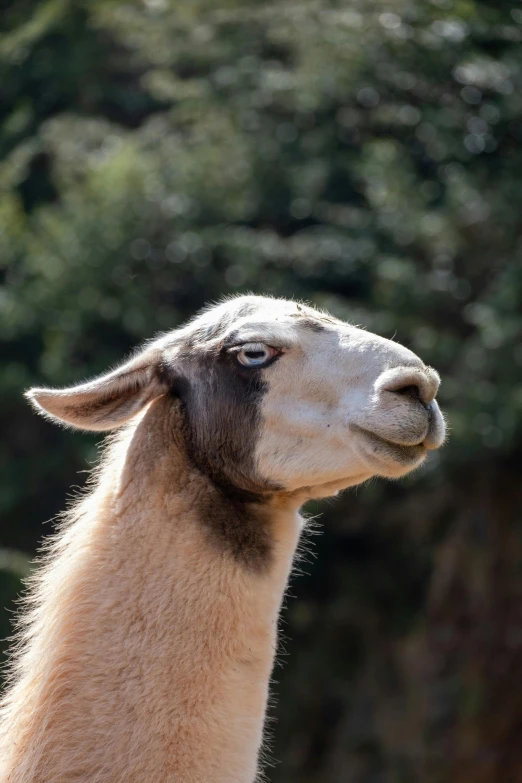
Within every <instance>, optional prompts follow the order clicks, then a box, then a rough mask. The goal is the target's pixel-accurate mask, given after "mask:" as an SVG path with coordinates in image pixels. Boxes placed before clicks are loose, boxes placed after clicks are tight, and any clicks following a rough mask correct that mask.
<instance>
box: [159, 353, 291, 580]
mask: <svg viewBox="0 0 522 783" xmlns="http://www.w3.org/2000/svg"><path fill="white" fill-rule="evenodd" d="M164 373H165V377H166V379H167V382H168V385H169V386H170V388H171V393H172V395H173V396H174V397H175V398H178V399H179V400H180V401H181V404H182V412H183V417H184V424H183V429H184V442H185V444H186V446H185V447H186V450H187V454H188V457H189V458H190V460H191V461H192V462H193V464H194V465H195V466H196V467H197V468H198V469H199V471H200V472H201V473H202V474H203V475H204V476H206V477H207V478H208V479H209V491H208V492H207V493H204V495H203V499H202V500H201V504H202V508H201V518H202V519H203V520H204V522H205V524H206V525H207V526H208V529H209V532H210V533H211V536H212V540H213V542H214V543H215V544H216V545H218V546H219V547H220V548H221V549H225V550H226V551H228V552H229V553H230V554H231V555H232V556H233V557H234V558H235V559H236V560H238V561H239V562H241V563H243V564H244V565H245V566H246V567H249V568H252V569H254V570H257V571H261V570H263V569H264V568H265V567H266V566H267V565H268V564H269V562H270V555H271V548H272V543H271V539H270V533H269V526H268V525H269V515H268V513H267V510H266V502H267V500H268V499H269V498H270V497H271V495H272V494H273V493H274V492H275V491H277V490H278V489H281V487H279V486H275V485H273V484H270V483H268V482H266V481H265V480H263V479H262V478H261V477H260V476H258V475H257V473H256V470H255V464H254V454H255V448H256V443H257V438H258V436H259V430H260V424H261V416H260V405H261V400H262V398H263V395H264V394H265V392H266V389H267V384H266V382H265V380H264V378H263V370H262V369H254V370H251V369H247V368H244V367H241V365H240V364H239V363H238V361H237V358H236V356H235V355H232V354H230V353H227V352H226V351H223V350H221V351H219V350H218V349H217V348H212V349H209V350H208V351H205V350H201V349H199V350H197V351H194V350H191V345H190V343H187V345H185V346H182V347H181V351H180V353H178V355H177V356H176V361H175V365H174V366H173V367H169V366H168V364H166V365H164Z"/></svg>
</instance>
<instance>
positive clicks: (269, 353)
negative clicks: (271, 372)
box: [237, 343, 278, 367]
mask: <svg viewBox="0 0 522 783" xmlns="http://www.w3.org/2000/svg"><path fill="white" fill-rule="evenodd" d="M277 353H278V351H276V349H275V348H271V347H270V346H269V345H265V344H264V343H246V344H245V345H242V346H241V348H240V349H239V351H238V352H237V360H238V362H239V364H242V365H243V367H262V366H263V364H266V363H267V362H268V360H269V359H271V358H272V357H273V356H275V355H276V354H277Z"/></svg>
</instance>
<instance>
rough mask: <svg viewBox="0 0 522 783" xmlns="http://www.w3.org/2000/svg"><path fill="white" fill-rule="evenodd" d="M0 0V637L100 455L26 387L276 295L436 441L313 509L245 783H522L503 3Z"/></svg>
mask: <svg viewBox="0 0 522 783" xmlns="http://www.w3.org/2000/svg"><path fill="white" fill-rule="evenodd" d="M0 13H1V19H2V32H1V34H0V115H1V117H2V120H1V126H0V155H1V163H0V224H1V232H0V280H1V288H0V312H1V316H0V317H1V321H0V350H1V353H2V372H1V376H0V396H1V400H0V402H1V404H0V428H1V433H2V444H1V450H0V464H1V476H2V478H1V491H0V508H1V517H2V522H1V528H0V546H1V547H3V548H4V549H2V550H0V607H2V608H3V607H6V610H5V612H4V611H2V612H1V613H0V635H1V636H6V635H8V634H9V617H10V616H11V615H10V612H11V611H12V604H11V601H12V599H13V597H14V595H15V594H16V593H17V592H18V590H19V579H20V575H21V574H23V573H24V572H26V570H27V567H28V566H27V561H28V558H30V557H31V556H32V554H33V553H34V550H35V548H36V547H37V545H38V543H39V542H40V541H41V540H42V537H43V536H44V535H45V534H46V533H49V532H50V531H51V529H52V526H51V525H50V524H48V525H47V526H42V525H43V523H44V522H45V521H46V520H49V519H50V518H51V517H53V515H55V514H56V513H57V512H58V511H59V510H60V509H61V508H63V506H64V503H65V498H66V496H67V494H68V493H69V488H70V487H71V486H72V485H79V484H82V482H83V481H84V477H85V474H84V473H82V472H81V471H83V470H85V468H86V467H88V466H89V465H90V464H92V463H93V461H94V460H95V459H96V454H97V450H96V443H95V439H94V438H93V437H92V436H90V437H89V436H86V435H85V436H82V435H78V434H75V435H73V434H72V433H68V432H65V431H60V430H59V429H58V428H54V427H52V426H50V425H49V424H48V423H46V422H44V421H43V420H42V419H39V418H37V417H36V416H35V415H33V414H32V413H31V411H30V410H29V408H28V407H27V406H26V405H25V403H24V401H23V399H22V396H21V393H22V390H23V389H24V388H25V387H27V386H29V385H34V384H38V385H45V384H48V385H53V386H57V385H61V384H67V383H75V382H78V381H79V380H80V379H82V378H85V377H86V376H89V375H92V374H94V373H97V372H100V371H104V370H106V369H107V367H108V366H110V365H112V364H114V363H115V362H118V361H119V360H120V359H121V358H122V357H123V356H124V355H125V354H126V352H128V351H129V349H130V348H131V347H132V346H134V345H135V344H136V343H138V342H139V341H141V340H142V339H143V338H147V337H150V336H152V335H153V334H154V333H155V332H157V331H159V330H165V329H171V328H173V327H175V326H176V325H178V324H179V323H181V322H182V321H183V319H185V318H187V317H188V316H189V315H192V314H193V313H194V311H195V310H197V308H199V307H200V306H201V305H203V304H204V303H205V302H208V301H211V300H215V299H216V298H219V297H220V296H221V295H222V294H230V293H240V292H244V291H247V290H252V291H254V292H256V293H271V294H279V295H283V296H291V297H296V298H301V299H304V300H307V301H310V302H312V303H314V304H317V305H319V306H321V307H326V308H328V309H330V310H331V311H332V312H333V313H334V314H335V315H337V316H340V317H341V318H344V319H346V320H349V321H351V322H353V323H356V324H362V325H364V326H366V327H368V328H369V329H371V330H372V331H376V332H378V333H380V334H382V335H384V336H387V337H392V336H395V339H397V340H398V341H400V342H402V343H404V344H406V345H407V346H409V347H410V348H412V349H413V350H414V351H415V352H418V353H419V354H420V355H421V356H422V357H423V359H425V361H426V362H428V363H430V364H432V365H433V366H435V367H436V368H437V369H438V370H439V371H440V373H441V375H442V378H443V383H442V387H441V393H440V401H441V405H442V406H443V408H444V410H445V411H446V413H447V415H448V418H449V423H450V429H451V436H450V440H449V443H448V445H447V446H446V447H445V448H444V449H443V450H442V452H439V453H438V454H437V455H433V456H432V458H431V460H430V461H429V463H428V464H427V465H426V466H425V467H424V468H422V470H420V471H418V472H417V473H416V474H414V475H413V476H411V477H408V478H407V479H405V480H403V481H401V482H393V483H392V482H385V481H378V482H374V483H372V484H371V485H370V486H365V487H361V488H359V489H358V490H352V491H350V492H348V493H346V494H345V495H344V496H343V497H342V498H341V499H339V500H336V501H334V502H332V501H329V502H326V503H323V504H320V505H319V504H317V505H315V506H312V507H311V508H310V509H309V511H310V512H311V513H314V514H318V513H320V514H321V523H322V525H323V529H322V534H321V535H319V536H316V537H315V538H314V541H313V551H314V554H315V555H317V558H316V559H314V558H312V557H310V558H309V559H310V563H309V564H308V565H306V566H305V569H304V570H305V571H306V572H307V573H306V574H305V575H303V576H300V577H297V578H294V580H293V583H292V589H291V594H292V596H296V597H297V598H295V597H292V598H291V599H290V600H289V601H288V602H287V603H288V607H287V610H286V611H285V615H284V626H283V630H284V634H285V635H286V636H287V637H288V640H287V641H286V642H285V644H284V648H285V650H286V654H285V655H281V661H282V664H283V665H282V666H281V667H279V668H278V669H277V670H276V673H275V678H276V679H277V680H278V681H279V682H278V685H277V686H276V691H277V706H276V707H275V708H274V709H273V710H272V715H273V716H274V718H276V719H277V720H275V721H274V722H273V723H272V728H271V731H272V733H273V735H274V741H273V753H274V756H275V758H277V759H278V760H280V763H278V764H277V765H276V766H275V767H274V768H273V769H272V770H270V772H269V778H270V781H272V782H273V783H283V781H284V783H343V782H344V781H346V782H347V783H410V781H411V782H412V783H517V781H522V741H521V737H522V687H521V678H522V519H521V508H522V489H521V479H520V475H521V471H520V466H521V456H522V438H521V422H522V383H521V379H522V341H521V334H522V308H521V303H522V211H521V202H522V147H521V143H522V111H521V110H522V49H521V41H522V6H521V5H520V3H519V2H508V1H507V0H506V1H504V0H491V2H486V0H482V1H480V2H479V1H478V0H477V1H473V0H431V2H428V0H422V1H421V0H417V2H414V1H413V0H388V2H371V0H361V2H357V0H354V1H353V2H350V3H347V2H345V3H342V2H334V1H333V0H321V1H317V2H316V1H312V0H310V1H309V0H303V1H302V2H297V1H296V2H284V0H278V2H274V3H260V2H252V1H251V0H241V2H233V1H232V0H229V1H226V0H222V1H221V2H216V0H190V2H189V0H184V1H182V0H176V1H174V0H172V2H170V0H147V1H146V2H138V0H127V2H123V1H118V2H112V1H111V0H103V2H102V1H101V0H100V2H98V1H96V0H94V1H90V2H85V1H82V0H74V2H67V1H66V0H39V2H38V3H36V2H30V1H29V0H16V2H2V3H0ZM5 646H6V645H5V644H4V649H5Z"/></svg>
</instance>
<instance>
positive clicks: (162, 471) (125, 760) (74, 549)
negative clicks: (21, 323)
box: [0, 297, 444, 783]
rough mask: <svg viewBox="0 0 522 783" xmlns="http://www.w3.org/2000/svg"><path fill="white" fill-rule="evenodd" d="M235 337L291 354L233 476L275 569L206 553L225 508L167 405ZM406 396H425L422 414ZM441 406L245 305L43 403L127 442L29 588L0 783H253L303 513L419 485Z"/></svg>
mask: <svg viewBox="0 0 522 783" xmlns="http://www.w3.org/2000/svg"><path fill="white" fill-rule="evenodd" d="M308 319H312V320H311V321H310V320H308ZM314 319H315V320H316V325H315V327H314ZM307 321H308V322H307ZM323 327H324V328H323ZM231 333H237V339H239V340H242V341H244V342H251V341H254V342H258V341H259V340H261V339H263V340H264V341H266V342H267V343H268V344H270V345H273V346H274V347H276V348H278V349H280V350H281V351H282V355H281V357H280V358H279V359H278V360H277V361H276V362H275V363H273V364H272V365H271V366H270V367H268V368H267V369H266V370H265V371H263V372H264V378H265V381H264V394H263V397H262V401H261V403H260V404H261V411H260V417H259V421H258V425H259V431H258V433H257V437H256V441H255V443H254V444H253V453H252V455H251V456H252V461H251V466H250V467H249V468H248V471H247V470H246V466H239V468H241V467H243V468H245V470H244V471H243V472H241V470H239V471H238V466H236V465H229V466H227V465H225V466H224V470H225V471H227V470H228V471H229V472H228V474H227V475H229V477H230V478H231V481H233V480H235V479H234V477H237V476H240V477H241V480H244V481H248V482H249V484H248V492H249V493H250V494H249V495H248V497H250V495H252V497H255V493H253V492H252V487H254V488H255V487H258V490H259V493H260V494H259V497H260V498H262V500H259V502H258V501H255V500H249V501H248V502H245V504H244V506H245V521H248V514H249V513H251V515H252V519H253V520H257V519H258V518H259V519H261V518H262V519H263V520H264V524H266V526H267V530H268V533H269V536H270V550H269V553H268V554H267V556H266V559H265V561H264V562H259V561H254V560H246V559H242V556H241V553H239V556H232V555H231V554H230V553H229V552H228V551H226V549H225V548H223V546H222V545H221V544H219V545H218V543H217V542H216V539H215V537H214V538H213V537H212V536H210V535H209V529H210V528H209V524H208V522H209V519H207V518H205V515H209V516H212V514H213V513H217V509H215V508H214V511H213V507H212V504H209V503H208V502H207V500H208V497H209V496H210V494H211V493H212V492H215V488H214V487H213V485H212V482H211V480H210V479H209V477H208V476H207V475H204V474H203V473H201V472H200V471H199V470H198V469H197V468H196V467H195V464H194V462H193V459H192V457H191V456H190V453H189V450H188V449H187V440H186V438H187V435H186V425H185V412H184V409H183V404H182V402H180V401H179V400H176V399H174V397H173V396H172V395H171V394H167V391H169V387H168V380H167V379H168V378H169V377H171V375H172V374H170V375H169V372H170V370H169V372H166V371H165V367H166V363H170V364H169V365H168V367H169V368H170V367H172V368H173V371H174V370H176V373H182V371H183V367H182V366H181V365H182V364H183V361H185V360H186V353H187V350H188V348H187V345H190V351H192V352H195V353H198V352H203V353H204V354H205V357H206V359H205V360H206V361H207V360H208V361H211V362H212V361H214V360H215V357H216V356H217V352H218V351H220V350H222V349H223V345H225V344H226V341H227V339H228V337H229V336H230V334H231ZM187 340H188V342H187ZM180 346H184V347H183V349H182V348H181V347H180ZM184 357H185V358H184ZM160 369H161V372H160ZM187 373H188V371H187ZM187 378H188V381H191V382H197V381H195V380H194V379H193V378H192V380H191V377H190V376H189V374H188V375H187ZM188 381H187V382H188ZM401 383H402V384H403V385H404V384H406V386H407V387H408V386H409V385H410V384H411V385H413V386H415V384H417V386H418V388H419V390H420V391H419V394H420V395H421V397H423V398H424V405H421V403H420V402H419V401H418V400H416V399H413V398H411V399H410V398H409V397H408V395H406V396H403V395H402V394H401V393H400V389H401ZM437 386H438V378H437V377H436V375H435V374H434V373H433V371H431V370H428V369H426V368H425V367H424V365H423V364H422V362H420V360H419V359H418V358H417V357H415V356H414V354H412V353H411V352H410V351H407V350H406V349H404V348H402V347H401V346H399V345H397V344H396V343H390V342H389V341H385V340H382V339H381V338H378V337H376V336H375V335H371V334H369V333H367V332H364V331H362V330H358V329H354V327H350V326H348V325H346V324H343V323H342V322H340V321H337V320H335V319H332V318H329V317H327V316H325V315H324V314H321V313H317V312H315V311H313V310H312V309H311V308H306V307H304V306H299V305H296V304H295V303H292V302H285V301H283V300H272V299H264V298H259V297H247V298H239V299H236V300H232V301H229V302H227V303H225V304H222V305H219V306H218V307H215V308H213V309H210V310H209V311H207V312H205V314H204V315H203V316H201V317H200V318H199V319H196V320H195V321H193V322H191V323H190V324H189V325H188V326H187V327H185V328H184V329H182V330H178V331H177V332H173V333H170V334H168V335H164V336H163V337H161V338H159V339H158V340H157V341H155V342H153V343H150V344H149V345H148V346H146V347H145V348H144V349H143V351H142V352H140V353H139V354H137V355H136V356H135V357H134V358H133V359H131V360H130V361H129V362H128V363H127V364H125V365H123V366H122V368H120V369H119V370H115V371H113V372H112V373H111V374H109V375H107V376H104V377H102V378H99V379H95V380H94V381H91V382H88V383H87V384H83V385H81V386H79V387H74V388H72V389H68V390H59V391H57V390H35V391H34V392H33V393H32V395H30V396H31V399H32V400H33V402H34V404H35V406H36V407H37V408H39V409H41V411H42V412H44V413H45V415H47V416H48V417H50V418H52V419H54V420H58V421H61V422H64V423H66V424H69V425H70V426H74V427H77V428H83V429H92V430H103V429H116V428H118V427H122V429H121V430H120V432H119V434H118V435H117V436H116V437H113V440H112V442H111V444H110V445H108V447H107V449H106V452H105V456H104V459H103V460H102V463H101V466H100V468H99V469H98V471H97V472H96V474H95V475H94V476H93V479H92V482H91V487H90V488H89V490H88V492H87V493H86V494H85V495H84V497H83V499H81V500H80V501H78V502H77V503H76V504H75V505H74V507H73V508H72V509H70V511H69V512H68V513H67V514H66V515H65V517H64V520H63V522H62V523H61V525H60V527H59V530H58V532H57V534H56V535H55V537H54V538H53V539H52V541H51V542H50V543H49V544H48V545H47V547H46V552H45V554H44V555H43V558H42V560H43V562H42V563H41V564H40V566H39V568H38V569H37V571H36V574H35V576H34V577H33V579H32V582H31V585H30V590H29V593H28V597H27V598H26V601H25V606H24V610H23V612H22V614H21V618H20V621H19V633H18V642H17V647H16V649H15V651H14V656H13V661H12V668H11V675H10V682H9V687H8V690H7V693H6V695H5V697H4V699H3V703H2V708H1V715H0V781H1V783H69V782H71V783H72V781H83V782H84V783H87V782H89V783H96V782H97V781H99V782H100V783H101V781H104V783H167V781H172V783H208V782H209V781H212V783H252V781H253V780H254V779H255V778H256V776H257V775H258V774H259V769H258V766H259V749H260V746H261V742H262V732H263V723H264V718H265V712H266V704H267V698H268V686H269V678H270V672H271V669H272V666H273V659H274V652H275V648H276V642H277V622H278V615H279V611H280V607H281V601H282V598H283V594H284V591H285V586H286V584H287V579H288V574H289V572H290V569H291V566H292V561H293V559H294V555H295V552H296V548H297V545H298V541H299V536H300V532H301V528H302V524H303V522H302V518H301V517H300V515H299V513H298V509H299V507H300V506H301V505H302V503H303V502H304V501H305V500H306V499H307V498H309V497H319V496H325V495H328V494H333V493H335V492H336V491H337V490H339V489H341V488H342V487H345V486H349V485H353V484H357V483H360V481H363V480H365V479H366V478H368V477H370V476H371V475H375V474H379V475H389V476H392V477H395V476H398V475H402V474H404V473H406V472H408V470H411V469H413V468H415V467H417V466H418V464H420V462H421V461H422V459H423V458H424V456H425V452H426V448H428V449H429V448H436V447H437V446H438V445H440V444H441V443H442V440H443V437H444V425H443V421H442V418H441V416H440V412H439V411H438V408H436V407H435V406H436V403H434V402H433V395H434V393H435V391H436V387H437ZM416 388H417V387H416ZM397 389H398V390H399V392H397V391H396V390H397ZM208 405H212V398H209V399H208ZM256 420H257V419H256ZM368 433H370V434H368ZM246 434H247V433H246V432H245V436H246ZM236 436H237V433H236ZM373 438H377V439H378V440H376V441H374V440H373ZM379 439H380V440H379ZM423 443H424V444H426V445H422V444H423ZM400 444H404V446H401V445H400ZM401 449H402V451H401ZM415 449H418V450H419V451H418V453H417V452H416V451H415ZM249 465H250V463H249ZM246 473H248V475H244V474H246ZM238 480H239V479H238ZM267 487H272V488H274V487H276V489H273V490H271V491H270V492H269V491H268V490H267ZM212 497H213V496H212ZM223 502H224V503H225V500H224V501H223ZM257 505H259V509H261V511H259V512H256V513H258V516H255V514H254V511H255V508H257ZM224 507H226V506H224ZM249 509H250V511H249ZM261 513H262V515H263V516H260V515H261ZM252 519H251V520H250V522H252ZM220 547H221V548H220ZM236 554H237V553H236Z"/></svg>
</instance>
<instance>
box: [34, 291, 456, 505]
mask: <svg viewBox="0 0 522 783" xmlns="http://www.w3.org/2000/svg"><path fill="white" fill-rule="evenodd" d="M438 385H439V378H438V375H437V374H436V373H435V372H434V370H432V369H430V368H427V367H426V366H425V365H424V364H423V362H422V361H421V360H420V359H419V358H418V357H417V356H416V355H415V354H413V353H412V352H411V351H409V350H408V349H406V348H404V347H403V346H401V345H398V344H397V343H394V342H392V341H390V340H385V339H383V338H381V337H378V336H377V335H374V334H371V333H369V332H366V331H364V330H362V329H358V328H356V327H354V326H350V325H348V324H346V323H344V322H342V321H339V320H337V319H335V318H331V317H330V316H327V315H324V314H322V313H320V312H318V311H316V310H314V309H313V308H310V307H306V306H303V305H298V304H296V303H294V302H288V301H285V300H281V299H269V298H265V297H255V296H247V297H240V298H237V299H233V300H230V301H228V302H225V303H224V304H221V305H218V306H215V307H213V308H210V309H209V310H207V311H206V312H204V313H203V314H202V315H200V316H199V317H198V318H196V319H195V320H194V321H192V322H191V323H189V324H188V325H187V326H186V327H184V328H183V329H179V330H176V331H174V332H172V333H169V334H166V335H164V336H163V337H161V338H159V339H158V340H156V341H155V342H153V343H151V344H150V345H149V346H148V347H146V348H145V349H144V350H143V351H142V352H141V353H140V354H138V355H137V356H136V357H135V358H134V359H132V360H131V361H130V362H128V363H127V364H126V365H123V367H121V368H120V369H118V370H115V371H114V372H113V373H110V374H109V375H106V376H103V377H101V378H98V379H95V380H94V381H91V382H89V383H87V384H83V385H81V386H78V387H74V388H72V389H65V390H43V389H40V390H39V389H37V390H34V391H33V392H31V393H30V394H29V396H30V397H31V399H32V401H33V402H35V404H36V405H37V406H38V407H39V408H40V409H43V411H44V412H46V413H47V415H49V416H51V417H52V418H55V419H58V420H60V421H62V422H65V423H67V424H70V425H73V426H76V427H80V428H83V429H97V430H106V429H113V428H115V427H118V426H121V425H122V424H124V423H125V422H126V421H128V420H129V419H131V418H132V417H133V416H135V415H136V414H137V413H138V412H139V411H141V410H143V409H144V408H146V406H147V404H148V403H149V402H150V401H151V400H153V399H154V398H155V397H158V396H162V395H165V394H166V393H169V394H170V395H172V396H173V397H175V398H178V399H180V400H181V403H182V408H183V411H184V416H185V422H186V443H187V448H188V450H189V452H190V455H191V457H192V459H193V460H194V462H195V463H196V464H197V466H198V467H199V468H200V470H202V471H203V472H204V473H206V474H207V475H209V476H210V477H211V478H212V479H213V480H214V481H216V483H218V484H219V485H221V486H222V487H226V488H228V489H229V490H234V491H235V492H236V493H238V492H239V493H250V494H252V493H254V494H255V495H259V494H264V493H268V494H270V493H273V492H276V491H283V492H284V491H290V492H294V491H299V490H303V489H304V488H306V492H307V494H308V495H309V496H320V495H322V494H331V493H332V492H334V491H336V490H337V489H339V488H342V487H346V486H350V485H353V484H357V483H359V482H361V481H364V480H365V479H367V478H369V477H370V476H374V475H379V476H387V477H393V478H395V477H398V476H402V475H404V474H406V473H408V472H409V471H411V470H413V469H414V468H416V467H417V466H418V465H420V464H421V463H422V462H423V460H424V459H425V457H426V454H427V451H428V450H430V449H435V448H438V447H439V446H440V445H441V444H442V442H443V440H444V432H445V428H444V421H443V418H442V415H441V413H440V411H439V408H438V405H437V403H436V402H435V399H434V398H435V394H436V392H437V389H438ZM145 415H146V414H145Z"/></svg>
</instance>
